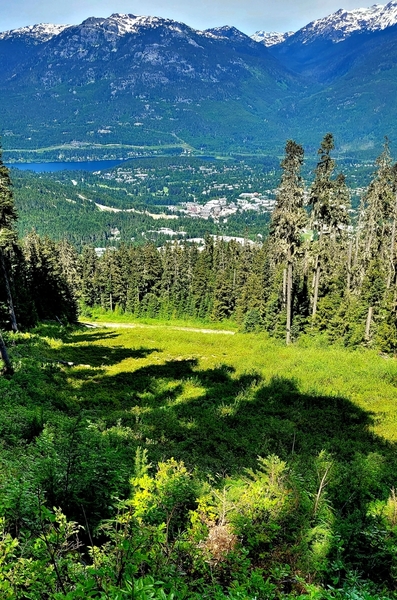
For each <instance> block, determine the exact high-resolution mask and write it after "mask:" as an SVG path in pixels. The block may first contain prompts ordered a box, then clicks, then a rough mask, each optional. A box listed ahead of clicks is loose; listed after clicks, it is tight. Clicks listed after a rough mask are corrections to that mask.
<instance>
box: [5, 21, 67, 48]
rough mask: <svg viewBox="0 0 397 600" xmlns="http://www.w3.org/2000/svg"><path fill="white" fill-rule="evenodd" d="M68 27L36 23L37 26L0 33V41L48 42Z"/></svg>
mask: <svg viewBox="0 0 397 600" xmlns="http://www.w3.org/2000/svg"><path fill="white" fill-rule="evenodd" d="M67 27H70V25H53V24H52V23H38V24H37V25H28V26H26V27H20V28H19V29H11V30H10V31H4V32H2V33H0V40H15V39H18V38H24V39H26V40H31V41H33V42H34V43H37V44H39V43H40V42H48V40H50V39H51V38H53V37H54V36H56V35H58V34H60V33H61V32H62V31H63V30H64V29H66V28H67Z"/></svg>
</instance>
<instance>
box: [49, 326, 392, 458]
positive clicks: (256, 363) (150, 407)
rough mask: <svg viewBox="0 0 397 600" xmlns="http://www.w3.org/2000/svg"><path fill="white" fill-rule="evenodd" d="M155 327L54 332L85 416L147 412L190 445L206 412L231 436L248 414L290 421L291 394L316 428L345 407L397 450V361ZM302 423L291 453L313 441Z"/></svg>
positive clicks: (306, 341)
mask: <svg viewBox="0 0 397 600" xmlns="http://www.w3.org/2000/svg"><path fill="white" fill-rule="evenodd" d="M114 320H115V319H114V315H113V321H114ZM123 321H124V319H123ZM124 322H125V321H124ZM154 323H155V320H152V321H151V322H149V321H146V322H137V323H135V325H134V326H133V327H131V328H129V327H127V328H123V327H117V328H109V327H104V328H102V329H101V328H99V324H98V323H97V324H96V325H97V326H96V327H95V328H81V329H78V330H76V331H73V332H71V333H68V334H66V335H65V334H62V333H59V332H56V333H55V332H54V331H53V330H52V329H51V328H50V331H49V332H48V336H45V337H44V340H45V343H46V345H48V346H47V347H46V349H45V355H46V357H47V358H48V359H49V360H57V358H58V357H59V359H60V360H63V361H65V362H72V363H74V364H73V366H70V367H65V368H64V370H65V373H64V376H65V377H66V380H67V383H68V386H67V387H66V390H64V391H63V393H64V394H65V395H67V396H68V397H69V395H70V394H72V395H73V397H74V398H75V402H76V403H77V405H79V406H80V407H81V408H84V409H87V410H90V409H94V408H95V410H97V411H98V410H99V411H100V412H102V411H103V416H104V418H111V415H112V412H113V411H114V410H120V411H121V412H120V415H125V418H128V414H130V413H131V412H132V413H134V411H135V412H136V411H138V409H139V410H140V411H141V412H142V413H143V414H146V415H149V414H152V415H154V414H156V413H157V412H158V411H159V410H160V411H162V412H163V413H167V412H169V413H170V414H172V421H173V422H174V424H175V425H178V428H180V431H181V432H184V433H185V436H186V438H188V437H189V435H190V434H189V431H191V432H193V431H197V430H199V429H200V425H203V424H204V423H203V422H202V421H203V419H202V415H203V412H206V413H207V417H208V418H209V419H210V420H211V419H212V418H214V419H216V421H217V423H218V425H220V426H221V428H222V429H224V427H226V428H228V422H230V419H233V420H235V419H236V418H237V417H238V416H239V417H242V416H243V414H244V413H247V412H249V413H254V414H258V416H259V414H261V412H263V416H264V417H265V415H266V414H268V413H269V414H271V413H272V412H277V411H280V410H282V411H284V412H285V413H288V406H283V404H282V398H283V396H284V392H283V390H284V389H285V395H288V396H291V395H293V396H294V397H295V398H299V397H300V399H301V401H302V402H303V401H304V400H305V401H306V400H308V399H310V398H311V400H312V410H310V411H309V412H310V413H311V417H310V419H311V421H312V420H313V419H314V412H316V413H317V414H316V416H317V417H319V427H320V426H322V425H323V424H324V418H322V417H321V415H322V414H324V413H325V414H326V415H327V416H328V415H329V413H330V410H331V408H332V407H338V406H339V408H341V407H342V406H343V407H345V408H346V410H347V411H353V412H355V413H356V414H357V416H358V415H361V417H360V418H361V419H364V420H365V429H366V430H367V431H368V432H372V433H374V434H376V435H377V436H379V438H380V439H383V440H385V441H386V440H388V441H392V442H394V441H395V440H397V418H396V417H397V387H396V383H397V363H396V360H395V359H394V358H393V357H390V356H386V355H381V354H379V353H377V352H376V351H372V350H366V349H362V348H360V349H357V350H348V349H345V348H343V347H338V346H335V345H334V346H329V345H326V344H322V341H321V338H314V339H311V338H310V337H306V338H301V340H300V341H299V343H298V344H295V345H291V346H289V347H286V346H285V345H284V344H283V342H277V341H275V340H274V339H271V338H267V337H266V335H265V334H261V335H258V334H242V333H234V334H233V335H230V334H226V333H223V332H222V330H220V332H219V333H215V332H214V333H201V332H199V331H197V330H196V331H191V330H190V328H192V329H193V328H199V327H200V326H201V327H203V325H202V323H200V322H192V323H186V322H183V321H181V322H180V323H179V322H177V323H176V326H181V325H184V326H185V327H186V330H183V329H182V328H181V329H177V328H176V326H175V324H174V325H170V324H168V326H164V325H162V326H158V325H155V324H154ZM205 327H206V328H208V329H211V328H212V326H211V325H208V324H207V325H206V326H205ZM228 329H231V328H230V327H228ZM42 330H43V328H42ZM44 331H45V328H44ZM53 336H54V337H53ZM61 364H62V363H61ZM60 391H61V390H60ZM273 396H274V398H273V399H271V398H272V397H273ZM276 399H277V400H276ZM290 400H291V399H290ZM272 407H273V408H272ZM138 412H139V411H138ZM196 413H197V414H196ZM198 413H200V414H201V416H200V417H199V414H198ZM338 414H339V417H340V420H341V421H342V417H343V414H342V413H338V412H337V413H336V414H335V421H334V422H333V423H332V425H334V426H335V427H338ZM285 416H287V414H285ZM292 416H293V415H289V417H292ZM306 416H307V417H309V415H306ZM364 417H365V418H364ZM295 421H296V422H295ZM295 421H294V419H292V418H290V420H289V422H290V428H291V445H292V440H293V437H294V434H295V440H296V436H297V435H298V432H299V430H300V429H302V435H304V427H305V422H304V419H303V416H302V415H301V416H300V418H299V419H295ZM306 425H308V423H306ZM312 425H313V423H312ZM328 425H329V426H330V427H331V423H328ZM258 426H259V427H264V426H265V423H260V424H258ZM283 429H285V427H283ZM329 433H331V430H330V431H329ZM158 434H159V432H158V431H157V432H155V433H154V435H155V437H156V436H157V435H158ZM169 435H170V437H169V441H170V442H171V441H173V445H175V440H172V435H171V434H169ZM320 449H321V448H320ZM257 450H258V451H259V450H263V448H262V449H261V448H257ZM330 450H332V448H330ZM284 451H285V452H287V451H288V445H287V446H286V447H285V449H284ZM258 453H260V452H258Z"/></svg>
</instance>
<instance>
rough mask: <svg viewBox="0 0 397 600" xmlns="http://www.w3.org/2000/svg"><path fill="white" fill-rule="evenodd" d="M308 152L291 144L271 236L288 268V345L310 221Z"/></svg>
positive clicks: (279, 259)
mask: <svg viewBox="0 0 397 600" xmlns="http://www.w3.org/2000/svg"><path fill="white" fill-rule="evenodd" d="M303 158H304V152H303V148H302V146H300V145H299V144H297V143H296V142H294V141H293V140H288V141H287V144H286V146H285V157H284V159H283V160H282V162H281V168H282V169H283V173H282V176H281V183H280V186H279V188H278V191H277V198H276V206H275V209H274V212H273V215H272V222H271V231H270V235H271V238H272V241H273V253H274V261H275V263H276V264H279V263H282V264H283V265H284V284H283V304H285V308H286V343H287V344H289V343H290V341H291V325H292V304H293V277H294V276H293V267H294V261H295V255H296V252H297V250H298V248H299V247H300V245H301V239H302V231H303V227H304V225H305V223H306V221H307V218H306V213H305V211H304V208H303V198H304V187H303V182H302V177H301V174H300V171H301V167H302V164H303Z"/></svg>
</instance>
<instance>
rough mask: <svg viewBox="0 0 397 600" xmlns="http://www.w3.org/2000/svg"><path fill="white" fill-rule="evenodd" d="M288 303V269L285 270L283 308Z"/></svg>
mask: <svg viewBox="0 0 397 600" xmlns="http://www.w3.org/2000/svg"><path fill="white" fill-rule="evenodd" d="M286 305H287V269H284V271H283V308H285V307H286Z"/></svg>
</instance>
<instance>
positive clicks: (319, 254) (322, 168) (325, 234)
mask: <svg viewBox="0 0 397 600" xmlns="http://www.w3.org/2000/svg"><path fill="white" fill-rule="evenodd" d="M333 149H334V138H333V135H332V133H327V134H326V135H325V136H324V139H323V140H322V142H321V145H320V148H319V150H318V155H319V157H320V158H319V161H318V163H317V166H316V171H315V178H314V182H313V184H312V186H311V189H310V194H309V202H308V205H309V208H310V225H311V229H312V232H313V243H312V256H313V259H314V260H313V263H314V264H313V280H312V301H311V309H312V317H313V318H314V317H315V315H316V312H317V303H318V296H319V288H320V277H321V274H322V273H324V271H325V270H326V269H327V267H329V264H330V261H333V262H334V261H335V258H336V257H338V256H339V255H340V248H337V245H338V242H340V241H341V239H342V238H346V236H347V225H348V223H349V213H348V207H349V192H348V189H347V186H346V182H345V178H344V176H343V175H338V176H337V177H336V178H334V177H333V175H334V170H335V161H334V160H333V159H332V158H331V151H332V150H333ZM334 266H335V265H334Z"/></svg>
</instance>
